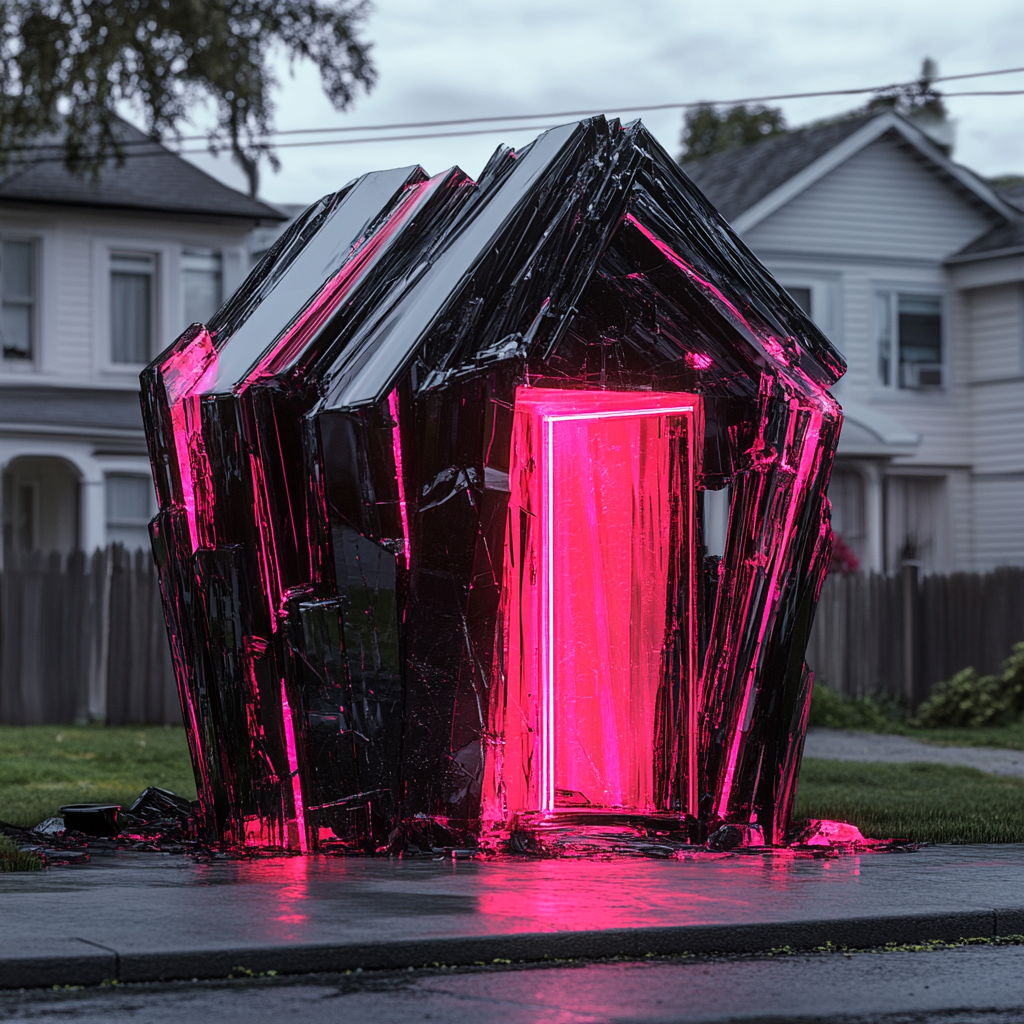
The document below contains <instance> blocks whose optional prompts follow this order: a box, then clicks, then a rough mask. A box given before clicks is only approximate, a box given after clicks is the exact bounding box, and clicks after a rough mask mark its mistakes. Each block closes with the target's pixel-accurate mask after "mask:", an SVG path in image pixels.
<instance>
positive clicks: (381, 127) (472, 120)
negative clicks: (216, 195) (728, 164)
mask: <svg viewBox="0 0 1024 1024" xmlns="http://www.w3.org/2000/svg"><path fill="white" fill-rule="evenodd" d="M1020 72H1024V67H1019V68H1002V69H999V70H997V71H974V72H971V73H969V74H962V75H943V76H941V77H937V78H933V79H931V80H930V81H932V82H949V81H959V80H962V79H966V78H985V77H990V76H993V75H1010V74H1017V73H1020ZM919 81H920V80H919V79H912V80H911V81H909V82H897V83H894V84H891V85H880V86H869V87H864V88H858V89H829V90H820V91H818V92H795V93H779V94H777V95H773V96H747V97H741V98H739V99H731V100H693V101H688V102H686V103H654V104H645V105H636V106H628V105H627V106H620V107H604V108H590V109H587V110H560V111H555V112H553V113H546V114H502V115H495V116H493V117H466V118H455V119H449V120H443V121H407V122H400V123H395V124H378V125H345V126H341V127H326V128H288V129H283V130H281V131H276V132H274V133H273V135H274V136H290V135H323V134H327V133H334V134H341V133H348V132H375V131H398V130H404V129H410V128H444V127H449V126H452V127H454V126H457V125H470V124H493V123H494V122H496V121H505V122H513V121H533V120H541V119H543V120H550V119H553V118H562V117H588V116H592V115H595V114H604V113H609V112H612V111H617V112H623V113H624V112H629V113H634V112H644V111H654V110H686V109H692V108H694V107H701V106H739V105H741V104H745V103H767V102H773V101H777V100H791V99H811V98H816V97H823V96H856V95H863V94H866V93H885V92H886V91H888V90H892V89H899V88H905V87H907V86H911V85H916V84H918V82H919ZM941 95H942V96H943V97H948V98H953V97H961V96H1021V95H1024V89H1006V90H998V91H996V90H986V91H980V90H979V91H970V92H967V91H964V92H946V93H942V94H941ZM554 126H555V125H537V124H504V125H501V126H497V127H493V128H472V129H465V130H461V131H452V132H423V133H417V134H413V135H409V134H403V135H388V136H379V135H371V136H366V137H360V138H355V139H316V140H309V141H303V142H281V143H272V142H270V141H269V140H264V144H266V145H268V146H273V148H275V149H297V148H304V147H311V146H353V145H363V144H365V143H368V142H402V141H406V140H409V141H415V140H421V139H449V138H458V137H463V136H468V135H495V134H499V133H502V132H513V131H526V130H530V131H544V130H547V129H548V128H551V127H554ZM199 141H204V142H208V143H212V144H214V145H217V146H220V147H222V148H224V149H227V148H228V146H229V143H227V142H226V141H224V140H223V139H218V138H216V137H213V138H211V137H210V136H207V135H186V136H182V137H180V138H179V139H177V140H173V141H170V142H168V143H161V142H158V141H157V140H155V139H149V138H146V139H126V140H124V141H122V143H121V146H122V148H123V149H129V150H130V149H133V148H135V147H142V146H147V147H152V148H151V149H150V151H149V152H147V153H139V152H136V153H132V152H128V153H125V154H124V155H125V157H131V156H158V155H160V153H161V151H166V152H170V153H174V154H175V155H179V156H190V155H197V154H201V153H207V152H209V149H208V148H207V147H203V148H197V149H172V148H170V147H171V146H172V145H174V144H175V143H183V142H199ZM62 148H63V144H62V143H60V142H53V143H27V144H25V145H24V146H14V147H11V148H10V149H9V150H8V152H12V153H26V152H32V151H50V152H52V151H54V150H60V149H62ZM54 160H60V161H63V160H64V156H63V155H62V154H61V155H59V156H51V157H45V156H44V157H39V158H36V159H33V160H30V161H26V163H33V164H35V163H50V162H52V161H54Z"/></svg>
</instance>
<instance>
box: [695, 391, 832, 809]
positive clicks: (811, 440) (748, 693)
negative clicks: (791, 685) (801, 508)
mask: <svg viewBox="0 0 1024 1024" xmlns="http://www.w3.org/2000/svg"><path fill="white" fill-rule="evenodd" d="M791 415H795V413H793V412H792V411H791ZM808 415H809V416H810V418H811V422H810V425H809V426H808V429H807V434H806V435H805V437H804V439H803V449H802V452H801V455H800V465H799V468H798V470H797V473H796V478H795V480H794V481H793V485H792V486H793V490H794V491H796V492H797V493H799V492H800V491H801V490H802V489H803V486H804V485H805V483H806V481H807V479H808V478H809V477H810V475H811V471H812V469H813V466H812V463H813V461H814V459H815V458H816V457H817V455H818V437H819V435H820V434H821V421H822V416H821V414H820V413H809V414H808ZM787 440H788V438H787ZM797 510H798V503H797V502H796V501H795V500H792V499H791V500H790V502H789V506H788V510H787V512H786V522H785V525H784V526H783V529H782V540H781V542H780V543H779V545H778V547H779V549H780V550H782V551H788V550H789V547H790V544H791V543H792V534H793V533H794V532H795V531H796V515H797ZM782 570H783V560H782V559H781V558H776V559H775V566H774V568H773V570H772V574H771V578H770V580H769V584H768V594H767V597H766V599H765V602H764V605H763V612H762V615H761V626H760V629H759V631H758V635H757V646H756V647H755V649H754V653H753V657H752V658H751V661H750V672H749V674H748V676H747V681H746V687H745V692H744V694H743V706H742V707H741V708H740V713H739V715H738V717H737V728H736V731H735V733H733V736H732V738H731V741H730V747H729V757H728V762H727V764H726V770H725V777H724V778H723V780H722V786H721V789H720V790H719V792H718V800H717V802H716V806H715V814H717V815H718V816H719V817H724V816H725V815H726V814H727V813H728V810H729V798H730V796H731V795H732V783H733V779H734V778H735V775H736V764H737V761H738V760H739V754H740V746H741V744H742V736H743V733H744V732H746V730H747V727H748V726H749V722H748V721H747V719H748V717H749V715H750V710H751V702H752V701H753V699H754V677H755V675H756V673H757V670H758V667H759V665H758V662H759V660H760V657H761V648H762V647H763V646H764V638H765V635H766V634H767V632H768V623H769V620H770V618H771V616H772V614H773V612H774V611H775V607H776V603H777V601H778V598H779V595H780V594H781V592H782V586H781V584H780V582H779V578H780V576H781V575H782Z"/></svg>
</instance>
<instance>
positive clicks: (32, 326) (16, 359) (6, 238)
mask: <svg viewBox="0 0 1024 1024" xmlns="http://www.w3.org/2000/svg"><path fill="white" fill-rule="evenodd" d="M5 242H22V243H25V244H28V245H30V246H32V264H31V267H32V296H31V299H30V300H29V304H30V306H31V313H30V315H29V332H30V337H29V354H28V356H14V355H11V356H9V355H7V353H6V352H5V351H3V348H2V339H0V365H2V366H3V368H4V369H5V370H13V369H15V368H16V367H24V368H35V367H37V366H38V365H39V362H40V346H41V338H42V330H41V328H40V316H41V306H42V303H41V301H40V297H41V292H42V276H43V275H42V267H43V260H42V248H43V246H42V239H41V238H39V237H38V235H35V234H27V233H22V232H18V231H4V232H0V307H2V306H3V305H4V304H5V302H6V300H5V298H4V294H3V273H4V271H3V259H2V254H3V248H2V246H3V243H5Z"/></svg>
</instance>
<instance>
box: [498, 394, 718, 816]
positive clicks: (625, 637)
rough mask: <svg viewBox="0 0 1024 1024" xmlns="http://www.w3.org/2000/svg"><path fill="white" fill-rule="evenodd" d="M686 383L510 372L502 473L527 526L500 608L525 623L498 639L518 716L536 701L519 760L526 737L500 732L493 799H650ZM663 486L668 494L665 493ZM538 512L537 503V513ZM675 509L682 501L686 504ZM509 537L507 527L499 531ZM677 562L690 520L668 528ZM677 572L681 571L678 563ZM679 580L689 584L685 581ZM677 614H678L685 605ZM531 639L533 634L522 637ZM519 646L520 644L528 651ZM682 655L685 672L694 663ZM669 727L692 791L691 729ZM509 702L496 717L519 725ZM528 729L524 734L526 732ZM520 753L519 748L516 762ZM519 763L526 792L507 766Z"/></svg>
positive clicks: (535, 805) (654, 787) (515, 805)
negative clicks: (590, 387)
mask: <svg viewBox="0 0 1024 1024" xmlns="http://www.w3.org/2000/svg"><path fill="white" fill-rule="evenodd" d="M698 403H699V399H696V398H695V397H694V396H691V395H685V394H674V393H655V392H608V391H601V392H598V391H560V390H554V389H543V388H523V387H521V388H519V389H518V390H517V395H516V426H515V428H514V433H513V445H512V466H511V469H510V481H511V482H512V486H513V493H514V495H515V496H516V497H514V498H513V501H516V499H517V498H518V501H519V502H524V503H525V506H524V507H528V509H529V511H530V513H531V515H532V516H533V517H535V519H534V521H535V522H536V523H537V525H538V526H539V529H538V530H537V531H536V532H535V533H534V534H532V535H531V537H532V539H531V540H530V542H529V545H530V549H529V550H528V551H522V550H520V551H518V552H517V553H515V554H514V555H513V554H512V553H511V552H510V551H509V550H508V549H507V550H506V574H505V577H504V578H505V579H507V580H519V579H521V578H523V577H522V575H521V573H520V572H519V571H512V569H513V568H514V565H513V564H512V563H514V562H515V561H516V560H517V559H518V560H520V563H521V564H523V565H526V564H529V565H531V566H533V565H534V564H535V563H539V566H538V568H539V571H538V572H536V573H534V572H533V570H532V569H531V572H530V574H529V578H528V582H524V585H523V587H522V588H521V590H520V592H519V594H518V595H516V596H515V598H513V600H512V603H511V605H510V608H512V610H513V614H518V617H519V620H520V622H521V623H522V625H523V628H522V629H520V628H519V627H517V626H516V625H512V626H511V627H510V629H511V631H512V632H513V633H515V634H516V635H523V636H527V637H530V636H532V637H535V638H536V639H535V641H530V640H527V645H528V646H527V648H526V649H521V648H520V647H519V645H517V644H515V643H509V659H510V664H509V668H508V671H509V679H510V693H512V691H513V690H517V691H518V693H521V694H522V695H523V696H522V697H521V698H520V700H519V701H517V702H516V703H517V704H518V706H519V708H520V709H522V710H523V711H525V713H526V715H527V717H529V711H528V705H529V704H530V702H531V698H530V697H529V694H536V695H539V697H535V698H533V700H535V701H536V705H537V706H536V708H535V713H536V716H537V718H536V721H537V725H536V733H537V734H536V737H535V742H536V754H535V757H536V767H535V769H533V770H532V771H531V769H530V768H529V767H528V766H527V764H524V763H522V762H520V763H519V764H516V761H517V760H518V757H517V753H518V751H519V750H521V749H523V743H524V740H526V738H525V737H524V736H522V735H521V734H519V735H515V736H510V735H508V734H506V742H505V752H504V762H505V768H504V775H505V779H506V783H507V785H506V794H507V799H508V807H507V810H509V811H513V810H540V811H555V810H558V809H559V808H569V807H587V806H590V807H603V808H626V809H629V810H634V811H637V812H648V811H654V810H655V809H656V808H657V801H658V796H657V791H658V779H657V778H656V772H657V768H656V763H655V762H656V760H657V758H656V753H655V737H656V733H657V723H656V714H657V707H658V699H659V693H660V691H661V687H662V671H663V664H662V660H663V653H664V649H665V643H666V635H667V634H666V613H667V607H666V599H667V593H668V579H669V576H668V573H669V563H670V534H671V531H672V529H673V521H672V515H673V512H674V509H675V508H676V507H679V508H683V509H689V508H690V507H691V506H690V503H689V500H688V497H689V495H690V494H692V486H693V476H692V466H693V461H692V455H693V436H694V421H695V419H696V417H697V413H698ZM680 434H685V443H686V449H685V450H686V462H687V465H688V469H689V472H688V473H687V470H686V468H684V472H683V474H682V476H683V477H685V480H684V481H683V482H680V481H679V479H678V476H677V477H676V483H675V486H677V487H678V486H681V487H683V488H688V490H687V500H680V501H678V504H675V503H674V502H673V495H672V494H671V493H670V492H671V491H672V490H673V484H672V482H671V481H672V479H673V476H672V472H671V470H670V461H671V459H672V457H673V453H674V448H673V445H674V440H673V439H674V438H675V437H677V436H679V435H680ZM677 497H678V496H677ZM538 513H539V515H538ZM686 518H687V519H688V516H687V517H686ZM510 540H511V537H510ZM680 542H681V543H682V544H683V545H684V546H685V547H686V553H685V555H684V557H685V559H686V560H687V561H688V562H689V565H688V566H687V568H688V570H692V563H693V551H692V534H691V532H690V529H689V526H688V524H687V528H686V529H684V530H683V531H682V538H681V541H680ZM687 578H688V579H689V581H690V583H691V584H692V572H690V573H688V577H687ZM690 590H691V591H692V585H691V586H690ZM691 621H692V619H691ZM534 642H536V644H537V646H536V647H535V648H532V644H533V643H534ZM531 648H532V652H533V653H531ZM695 668H696V661H695V657H694V658H692V659H691V661H690V679H691V680H692V679H693V678H694V677H695ZM692 698H693V695H692V694H690V693H688V694H686V705H687V716H686V721H685V722H684V721H680V722H678V723H674V724H673V725H671V726H670V730H671V732H672V733H673V735H678V734H679V733H683V734H684V746H685V748H686V750H687V754H686V761H687V767H688V769H690V770H689V771H688V781H690V783H691V784H690V785H689V786H688V792H687V794H686V796H685V798H684V799H685V802H686V803H687V804H688V805H691V806H693V805H695V803H696V783H695V778H696V772H695V767H696V752H695V741H696V736H695V733H694V731H693V730H691V728H690V727H689V722H690V720H691V717H692V716H691V715H690V714H689V709H690V708H691V707H692V705H693V699H692ZM518 721H520V719H519V718H518V716H510V717H509V718H508V720H507V723H506V724H507V726H508V727H510V728H511V730H512V731H513V732H514V733H518V729H517V722H518ZM526 742H527V745H529V741H526ZM533 760H534V759H533V758H532V757H530V756H529V755H527V762H528V763H529V762H531V761H533ZM519 771H526V772H527V774H532V775H533V778H532V779H530V782H529V785H528V787H527V789H528V791H529V792H530V793H532V797H527V796H526V792H524V791H523V790H522V789H521V788H520V786H519V785H518V784H517V782H516V780H515V779H514V778H513V776H517V775H518V772H519Z"/></svg>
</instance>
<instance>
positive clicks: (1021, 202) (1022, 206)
mask: <svg viewBox="0 0 1024 1024" xmlns="http://www.w3.org/2000/svg"><path fill="white" fill-rule="evenodd" d="M999 194H1000V195H1001V196H1002V197H1003V198H1004V199H1005V200H1006V201H1007V202H1008V203H1013V205H1014V206H1016V207H1017V209H1018V210H1024V184H1021V185H1011V186H1010V187H1009V188H1001V189H999Z"/></svg>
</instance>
